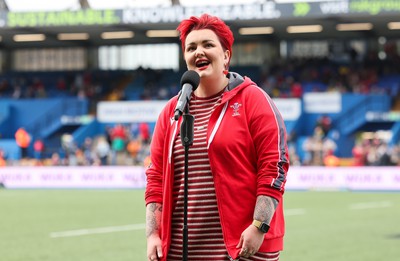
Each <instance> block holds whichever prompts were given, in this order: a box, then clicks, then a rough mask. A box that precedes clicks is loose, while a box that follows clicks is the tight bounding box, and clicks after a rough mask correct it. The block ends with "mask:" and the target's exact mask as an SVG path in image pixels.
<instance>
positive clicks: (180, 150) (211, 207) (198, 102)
mask: <svg viewBox="0 0 400 261" xmlns="http://www.w3.org/2000/svg"><path fill="white" fill-rule="evenodd" d="M222 94H223V92H221V93H219V94H217V95H215V96H212V97H208V98H199V97H192V99H191V101H190V103H189V110H190V113H191V114H192V115H193V116H194V117H195V121H194V136H193V145H192V146H190V147H189V159H188V162H189V167H188V260H207V261H212V260H213V261H228V260H231V259H229V256H228V253H227V250H226V247H225V244H224V240H223V235H222V229H221V223H220V218H219V212H218V206H217V198H216V194H215V188H214V180H213V175H212V172H211V168H210V163H209V158H208V153H207V142H206V139H207V126H208V121H209V119H210V116H211V114H212V113H213V111H214V110H215V108H216V107H217V106H218V105H219V104H220V103H221V99H222ZM173 151H174V154H173V157H174V170H175V172H174V186H173V201H174V202H175V209H174V210H173V213H172V230H171V233H172V234H171V246H170V250H169V253H168V258H167V259H168V260H169V261H173V260H176V261H181V260H182V252H183V240H182V239H183V218H184V213H183V210H184V175H185V173H184V172H185V151H184V147H183V145H182V141H181V137H180V135H178V136H177V138H176V139H175V141H174V149H173ZM238 240H239V239H238ZM240 260H259V261H267V260H268V261H277V260H279V252H276V253H257V254H256V255H254V256H252V257H251V258H248V259H247V258H241V259H240Z"/></svg>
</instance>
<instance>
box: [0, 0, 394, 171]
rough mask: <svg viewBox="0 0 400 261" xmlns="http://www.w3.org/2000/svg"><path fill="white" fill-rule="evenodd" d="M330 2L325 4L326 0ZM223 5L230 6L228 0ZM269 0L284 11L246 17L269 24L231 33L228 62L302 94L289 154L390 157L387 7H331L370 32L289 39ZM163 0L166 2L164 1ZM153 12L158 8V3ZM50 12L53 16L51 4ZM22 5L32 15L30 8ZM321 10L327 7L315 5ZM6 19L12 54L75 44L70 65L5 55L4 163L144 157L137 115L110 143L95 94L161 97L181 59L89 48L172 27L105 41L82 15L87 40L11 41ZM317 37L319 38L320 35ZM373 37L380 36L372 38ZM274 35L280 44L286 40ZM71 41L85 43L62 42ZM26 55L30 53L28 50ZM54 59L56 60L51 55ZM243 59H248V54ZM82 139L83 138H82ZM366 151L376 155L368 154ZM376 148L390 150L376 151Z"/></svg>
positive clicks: (314, 158) (173, 86)
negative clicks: (129, 56)
mask: <svg viewBox="0 0 400 261" xmlns="http://www.w3.org/2000/svg"><path fill="white" fill-rule="evenodd" d="M349 1H350V2H351V0H349ZM328 2H329V1H328ZM264 4H265V3H264ZM322 4H323V3H318V1H317V2H316V3H310V4H309V5H310V7H315V6H317V5H319V6H322ZM331 4H332V6H334V4H335V3H334V1H332V3H331ZM81 5H82V7H85V8H82V10H78V11H76V13H74V11H71V13H70V14H71V15H74V14H79V12H86V11H88V10H89V11H90V8H89V7H90V6H89V5H88V2H87V1H81ZM249 5H250V6H252V8H255V9H257V8H265V6H266V5H267V4H265V5H263V4H253V5H251V4H249ZM241 7H242V6H241ZM232 8H239V7H238V6H235V5H233V7H232ZM274 8H275V9H276V10H279V11H281V12H282V13H285V16H284V17H282V18H281V19H278V20H274V19H269V18H267V19H255V20H256V21H255V22H254V23H255V24H256V25H264V24H265V23H268V24H270V25H271V26H275V27H276V28H277V30H276V32H275V34H274V35H273V36H272V37H270V36H268V35H261V36H260V35H253V36H251V35H250V36H245V35H241V34H239V33H237V35H236V36H235V37H236V40H237V44H238V45H239V47H240V48H238V49H235V51H236V52H238V55H237V56H238V57H242V61H235V62H233V64H232V66H231V70H232V71H236V72H239V73H241V74H243V75H246V76H250V77H251V78H252V79H253V80H254V81H255V82H256V83H257V84H258V85H259V86H261V87H262V88H263V89H264V90H265V91H266V92H267V93H269V94H270V95H271V97H273V98H274V99H299V100H300V101H301V108H300V110H301V111H300V114H299V116H298V117H297V118H294V119H286V121H285V122H286V127H287V130H288V134H289V136H290V147H291V153H292V157H291V158H292V164H294V165H296V164H303V165H324V164H325V163H324V157H325V156H326V155H328V156H330V161H329V162H331V163H330V164H333V165H335V164H336V165H337V163H335V162H336V161H335V159H334V158H333V157H332V156H335V157H337V158H338V159H339V163H338V164H339V165H342V166H343V165H352V164H355V165H356V164H364V165H382V164H384V165H399V164H400V163H399V158H400V156H399V155H398V153H399V138H400V67H399V66H397V65H398V64H399V63H400V50H399V47H398V46H400V45H399V42H400V40H399V39H398V37H397V36H396V34H395V32H393V31H392V30H388V29H387V28H386V29H382V26H383V25H386V24H387V23H388V22H390V21H392V18H393V16H392V14H391V13H390V12H389V11H387V12H386V11H385V10H383V11H381V13H379V14H376V15H370V14H368V15H367V14H365V15H364V16H362V17H359V16H357V15H356V13H346V14H344V13H342V14H341V13H340V12H338V13H336V14H335V15H336V16H337V17H339V16H340V15H346V16H350V17H352V19H354V20H355V21H362V20H363V18H368V19H370V18H371V19H372V18H374V19H373V21H374V22H375V23H376V29H375V28H374V30H373V31H372V32H370V33H368V32H360V31H357V32H353V33H354V35H352V36H351V37H348V36H349V35H348V34H347V33H345V32H343V33H342V32H339V31H335V30H324V31H323V32H321V34H319V35H318V36H315V35H313V34H309V33H308V34H303V35H302V36H301V37H299V38H298V39H297V38H293V36H291V35H289V34H288V33H286V32H282V30H281V27H282V25H290V24H292V23H293V22H294V21H296V19H295V17H292V16H291V15H286V9H285V8H286V6H285V5H280V4H276V5H274ZM146 10H147V9H146ZM146 10H145V9H137V10H136V9H135V10H125V12H128V11H130V12H133V11H135V12H140V11H143V12H145V11H146ZM169 10H170V9H168V8H165V10H164V11H165V12H168V11H169ZM171 10H172V9H171ZM174 10H175V9H174ZM310 10H313V11H310V12H311V13H310V16H309V17H308V18H307V19H308V20H307V21H309V22H315V23H321V24H323V25H324V26H329V23H327V22H326V21H325V20H324V18H320V16H321V15H322V14H320V13H312V12H315V11H314V10H316V9H313V8H311V9H310ZM111 11H112V14H113V15H115V16H117V17H119V16H118V15H119V14H120V13H119V11H121V12H123V11H122V10H118V12H117V11H115V10H111ZM114 11H115V12H114ZM2 12H4V13H5V14H7V13H8V12H10V11H7V10H3V11H2ZM351 12H355V11H351ZM156 13H157V14H158V11H157V12H156ZM51 14H52V15H55V16H57V12H52V13H51ZM101 14H102V13H101ZM31 15H32V17H34V15H35V13H31ZM60 17H61V16H60ZM322 17H326V16H324V15H322ZM228 21H229V20H228ZM304 21H305V20H303V22H304ZM8 22H9V21H5V25H3V26H2V27H0V34H2V35H4V37H3V38H4V39H3V40H4V41H3V43H2V46H3V48H4V50H5V51H11V53H12V54H11V56H12V57H14V59H16V58H15V57H16V56H17V55H16V53H17V52H18V51H21V50H25V49H27V50H33V51H35V54H38V55H39V54H40V53H41V52H43V53H44V54H46V55H48V57H52V56H51V55H54V53H55V51H54V50H53V49H51V48H57V49H58V50H60V55H61V56H62V55H65V53H68V55H70V54H75V56H74V57H75V58H74V59H75V62H76V64H77V65H76V68H73V69H71V68H65V69H64V70H58V69H57V70H56V69H54V68H52V67H51V66H52V64H53V63H54V61H52V59H51V58H45V59H43V58H40V59H38V61H40V62H41V63H44V67H46V64H47V63H48V64H47V65H48V67H49V68H48V70H43V69H40V68H39V69H34V68H33V67H32V68H30V69H26V68H25V67H24V69H23V70H21V69H19V68H18V67H17V66H16V65H15V64H18V63H15V64H14V65H12V64H11V63H10V64H8V65H7V64H5V66H4V68H3V71H2V72H1V74H0V97H1V102H0V134H1V138H0V150H2V151H3V152H4V158H5V159H6V160H7V161H8V165H18V164H41V165H53V164H61V165H74V164H76V165H95V164H97V165H102V164H105V162H106V163H107V164H134V165H135V164H143V162H144V161H145V160H146V158H147V156H148V145H149V141H148V139H143V133H142V132H141V131H140V127H139V126H141V125H140V124H139V123H136V122H124V123H123V128H124V130H125V132H126V136H125V137H124V138H123V139H122V143H113V141H112V139H111V136H112V135H113V134H112V132H113V129H114V127H115V126H118V123H119V122H114V123H102V122H100V121H98V119H97V116H98V115H97V105H98V103H99V102H100V101H109V102H111V101H127V102H135V101H149V100H167V99H169V98H171V97H172V96H174V95H176V94H177V93H178V91H179V89H180V86H179V80H180V77H181V75H182V74H183V72H184V70H185V68H179V70H176V69H171V68H162V69H160V68H150V67H139V68H132V69H125V68H116V69H114V70H104V69H101V68H100V66H99V63H98V61H97V60H98V59H99V58H98V57H97V58H94V57H95V56H96V55H97V56H99V50H98V49H99V48H100V47H101V46H106V45H107V46H108V45H115V46H125V45H127V44H138V43H141V44H143V43H146V44H152V43H171V42H172V43H175V44H178V40H177V37H175V38H165V37H164V38H157V39H156V38H150V37H148V38H146V37H145V36H144V35H142V34H137V35H136V36H135V38H134V39H129V40H113V41H109V42H105V41H104V40H101V39H100V38H99V37H98V36H96V37H94V36H93V35H99V33H100V32H102V30H103V26H104V25H103V24H101V23H100V24H95V25H93V24H90V25H89V24H85V20H82V23H81V24H77V25H74V26H68V27H69V28H70V30H71V31H73V32H78V31H81V30H83V31H87V32H88V33H89V36H90V37H89V40H87V41H85V40H84V41H78V42H74V43H73V44H71V42H63V41H54V39H51V40H49V41H48V42H46V41H45V42H44V43H42V44H38V43H35V42H26V43H16V42H13V41H12V40H11V36H10V35H13V34H16V33H17V32H18V30H19V29H20V27H19V26H11V25H8V24H7V23H8ZM230 22H231V25H232V27H233V28H234V29H235V30H236V29H237V28H239V27H241V26H244V25H247V23H248V19H247V18H237V19H236V20H235V19H233V20H232V21H230ZM60 23H62V21H60ZM129 23H130V22H128V26H127V27H129V26H130V27H131V28H130V29H132V30H134V29H136V25H137V24H140V25H141V26H143V27H144V28H145V29H146V30H150V29H159V28H166V27H168V29H174V28H175V27H174V26H176V23H177V21H175V22H174V23H169V24H168V25H166V26H162V24H163V22H162V21H160V22H157V23H149V22H144V21H138V22H132V23H131V24H129ZM119 25H120V24H118V23H117V24H116V25H108V26H109V28H108V29H109V30H111V31H113V30H114V31H117V30H118V28H119V27H118V26H119ZM278 25H279V26H278ZM28 27H29V25H28ZM65 27H66V24H61V25H59V26H56V27H52V26H50V25H48V24H41V25H38V26H37V27H36V29H37V30H38V31H40V32H43V33H44V34H46V35H50V36H51V35H54V33H52V32H51V30H52V29H54V30H55V31H63V30H64V29H65ZM378 32H379V34H378ZM376 35H382V37H384V38H385V39H386V40H385V41H383V42H384V43H382V44H377V43H376V42H377V40H376ZM8 36H10V37H8ZM53 38H54V37H53ZM321 39H322V40H323V41H325V42H324V43H320V42H321ZM332 39H334V40H332ZM331 40H332V43H331V42H330V41H331ZM302 41H303V42H302ZM352 41H353V42H354V41H355V42H357V41H358V42H357V43H361V45H363V46H364V47H363V48H361V49H360V48H358V49H357V50H355V49H354V48H352V46H353V45H352V43H353V42H352ZM378 42H382V41H381V40H378ZM282 43H285V44H286V45H287V46H288V47H287V48H286V49H285V48H284V47H282V46H283V45H282ZM304 43H305V44H304ZM265 44H266V45H267V46H268V48H270V49H271V51H269V52H270V53H269V54H267V52H266V51H265V50H264V49H262V48H263V46H264V45H265ZM314 44H315V45H316V46H320V47H324V46H328V47H329V48H327V51H326V52H325V53H324V55H317V54H316V50H315V49H316V48H315V49H314V50H313V48H309V47H307V45H310V46H314ZM76 46H78V47H79V48H82V49H83V50H85V51H84V52H81V50H80V49H79V50H72V51H71V50H70V49H68V48H75V47H76ZM257 46H259V48H261V49H262V50H264V51H262V52H261V54H264V55H265V57H262V58H263V59H262V61H261V62H260V61H259V59H256V58H258V56H259V55H260V52H257V50H258V49H257ZM296 46H297V47H299V46H300V47H302V48H305V49H304V52H301V51H300V52H298V51H297V53H296ZM305 46H306V47H307V48H306V47H305ZM338 46H339V47H338ZM356 46H357V45H356ZM268 48H267V49H268ZM38 50H39V51H40V52H38ZM93 50H95V51H93ZM301 50H303V49H301ZM64 51H65V53H64ZM285 52H286V54H284V53H285ZM81 53H84V54H86V55H85V56H83V57H81V56H80V55H79V54H81ZM278 54H279V55H278ZM13 55H14V56H13ZM20 55H21V54H20ZM251 55H252V56H251ZM382 55H384V56H382ZM21 56H22V57H25V56H23V55H21ZM56 56H57V55H54V56H53V57H56ZM26 57H28V58H29V59H31V57H30V56H29V55H27V56H26ZM248 57H250V58H251V59H249V58H248ZM32 59H33V58H32ZM46 59H48V61H46ZM82 59H83V60H84V61H83V62H82ZM179 59H182V57H180V58H179ZM54 60H56V61H59V59H58V58H54ZM249 60H254V63H251V62H249ZM62 62H63V61H62V60H61V63H58V64H59V65H58V66H60V67H62ZM60 64H61V65H60ZM81 64H84V65H85V66H83V67H84V68H81V67H80V66H81ZM180 64H182V60H180ZM23 65H24V64H23ZM68 66H70V65H68ZM66 67H67V66H66ZM28 68H29V67H28ZM41 68H42V67H41ZM315 94H323V95H326V96H321V97H323V98H326V97H328V96H329V101H334V98H332V97H336V96H335V95H334V94H338V95H339V96H337V97H340V101H339V102H337V101H336V103H340V104H337V105H338V106H339V107H340V111H334V112H332V111H331V112H324V110H320V111H312V108H311V109H310V108H309V105H308V104H309V99H311V100H312V99H314V101H315V99H317V100H318V98H315V97H319V96H316V95H315ZM320 106H321V104H320ZM323 106H324V104H323V103H322V107H323ZM321 117H327V118H329V120H330V128H329V130H325V129H323V128H322V130H321V128H320V127H321V125H320V124H319V119H321ZM145 124H146V126H147V127H148V128H149V131H150V133H151V132H152V130H153V128H154V121H152V122H145ZM19 127H25V128H26V129H27V131H28V132H29V133H30V135H31V136H32V140H33V141H37V140H41V141H43V142H44V146H45V149H44V153H43V159H41V160H40V162H38V160H37V159H35V158H36V157H35V150H34V147H33V144H34V142H32V143H31V145H30V147H29V150H28V155H29V157H30V158H31V159H35V160H33V163H26V162H22V160H21V152H20V151H19V148H18V146H17V145H16V143H15V139H14V133H15V131H16V130H17V129H18V128H19ZM388 133H389V134H388ZM89 139H91V142H90V143H89V142H88V140H89ZM104 139H106V140H108V145H109V147H110V148H109V152H108V154H109V157H108V159H107V160H106V161H104V160H101V159H100V158H101V156H99V155H103V154H104V151H107V146H106V145H104V143H103V141H104ZM99 144H100V145H103V146H100V145H99ZM121 147H122V148H123V149H122V152H121ZM100 148H101V149H100ZM382 151H383V152H382ZM384 152H390V153H389V154H390V155H389V156H387V155H386V154H387V153H384ZM359 154H362V158H363V160H357V159H358V158H359V157H360V156H359ZM372 154H375V156H370V155H372ZM121 155H122V156H121ZM117 157H118V158H117ZM373 158H375V160H374V159H373ZM378 158H379V159H378ZM383 158H389V159H386V160H381V159H383ZM117 162H118V163H117ZM355 162H357V163H355ZM360 162H362V163H360Z"/></svg>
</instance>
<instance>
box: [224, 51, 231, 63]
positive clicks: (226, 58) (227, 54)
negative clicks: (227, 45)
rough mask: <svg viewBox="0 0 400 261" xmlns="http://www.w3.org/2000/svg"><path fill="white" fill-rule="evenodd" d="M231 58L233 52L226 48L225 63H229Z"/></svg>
mask: <svg viewBox="0 0 400 261" xmlns="http://www.w3.org/2000/svg"><path fill="white" fill-rule="evenodd" d="M230 59H231V52H230V51H229V50H225V52H224V64H229V61H230Z"/></svg>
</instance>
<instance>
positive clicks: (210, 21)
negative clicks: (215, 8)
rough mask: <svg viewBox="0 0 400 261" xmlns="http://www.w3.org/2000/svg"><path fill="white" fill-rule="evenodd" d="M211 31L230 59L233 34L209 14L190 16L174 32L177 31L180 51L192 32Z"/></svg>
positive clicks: (218, 19) (220, 21)
mask: <svg viewBox="0 0 400 261" xmlns="http://www.w3.org/2000/svg"><path fill="white" fill-rule="evenodd" d="M203 29H209V30H212V31H213V32H214V33H215V34H216V35H217V36H218V39H219V42H220V43H221V45H222V48H224V50H229V52H230V54H231V57H232V45H233V41H234V38H233V33H232V31H231V29H230V28H229V26H227V25H226V24H225V22H224V21H222V20H221V19H220V18H218V17H216V16H212V15H209V14H202V15H201V16H200V17H196V16H192V17H190V18H189V19H186V20H183V21H182V22H181V23H180V24H179V25H178V27H177V28H176V30H178V31H179V39H180V40H181V43H182V50H185V42H186V37H187V36H188V34H189V33H190V32H191V31H194V30H203Z"/></svg>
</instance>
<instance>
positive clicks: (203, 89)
mask: <svg viewBox="0 0 400 261" xmlns="http://www.w3.org/2000/svg"><path fill="white" fill-rule="evenodd" d="M228 83H229V79H228V78H226V77H223V78H220V79H219V80H217V81H216V80H209V81H206V80H205V79H202V81H201V82H200V85H199V87H198V88H197V89H196V91H195V92H194V93H195V95H196V96H197V97H202V98H205V97H210V96H213V95H215V94H217V93H219V92H220V91H222V90H223V89H224V88H225V87H226V86H227V85H228Z"/></svg>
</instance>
